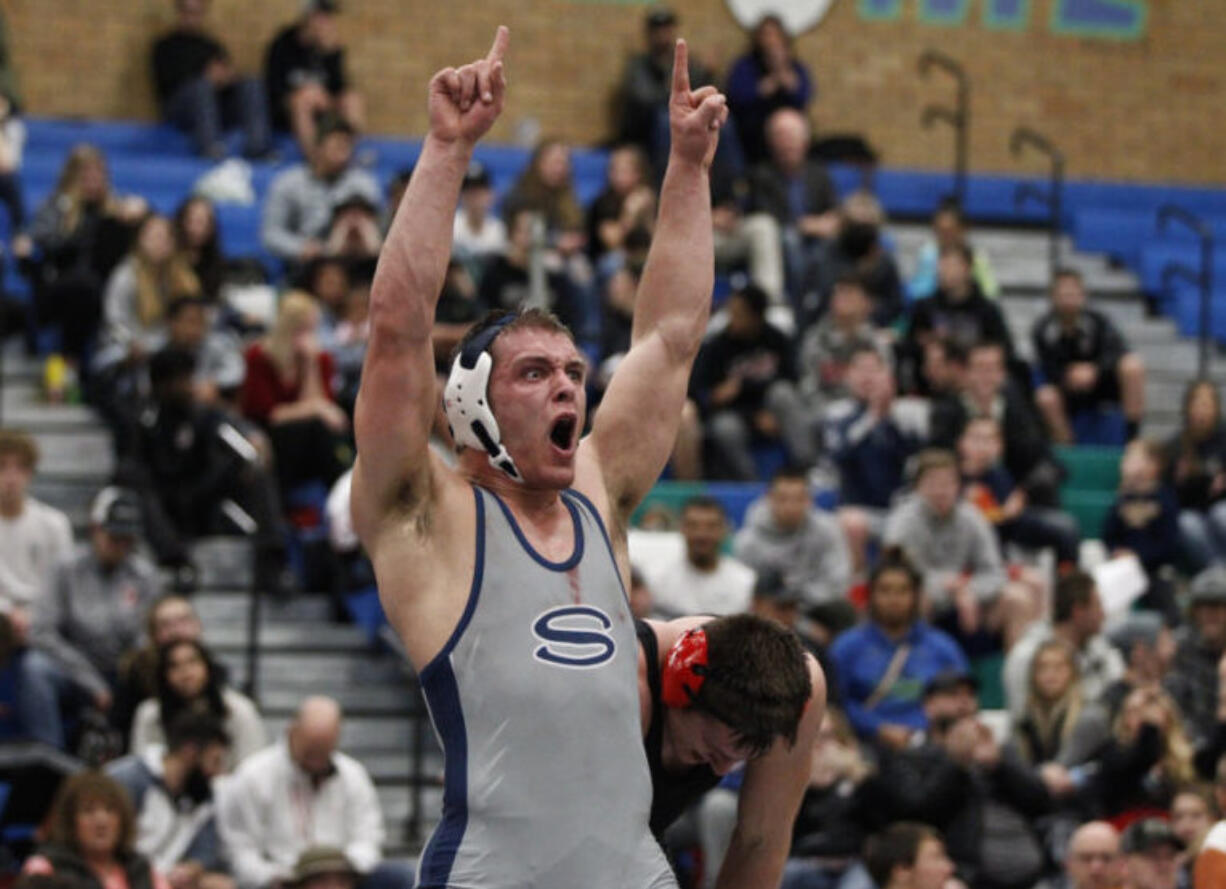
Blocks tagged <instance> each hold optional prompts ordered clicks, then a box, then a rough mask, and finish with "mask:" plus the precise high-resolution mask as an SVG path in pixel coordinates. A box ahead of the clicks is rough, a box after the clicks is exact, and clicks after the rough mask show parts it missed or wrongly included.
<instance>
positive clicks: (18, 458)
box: [0, 429, 72, 645]
mask: <svg viewBox="0 0 1226 889" xmlns="http://www.w3.org/2000/svg"><path fill="white" fill-rule="evenodd" d="M37 469H38V444H37V443H36V442H35V441H34V439H33V437H31V436H30V435H28V434H26V433H25V432H21V431H19V430H16V429H0V612H3V613H5V614H7V615H8V619H9V623H10V624H11V625H12V629H13V633H14V636H15V640H16V642H17V644H19V645H24V644H25V641H26V636H27V633H28V631H29V628H30V620H31V617H32V616H33V611H34V608H35V607H36V605H37V603H38V599H39V597H40V596H41V595H42V594H43V591H44V589H45V588H46V584H47V581H48V579H50V577H51V572H52V570H53V569H54V568H55V566H56V565H57V564H58V563H59V562H62V561H64V560H66V559H68V558H69V557H70V556H71V555H72V524H71V523H70V522H69V520H68V516H66V515H65V514H64V513H62V512H60V510H58V509H56V508H55V507H52V506H48V505H47V504H46V503H43V502H42V501H40V500H36V499H35V498H34V497H31V496H30V493H29V490H30V483H31V482H32V481H33V480H34V473H35V471H36V470H37Z"/></svg>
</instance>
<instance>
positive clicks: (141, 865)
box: [22, 771, 172, 889]
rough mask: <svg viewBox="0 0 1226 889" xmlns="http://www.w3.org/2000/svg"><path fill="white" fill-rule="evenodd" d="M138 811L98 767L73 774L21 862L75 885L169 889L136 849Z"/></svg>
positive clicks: (104, 888)
mask: <svg viewBox="0 0 1226 889" xmlns="http://www.w3.org/2000/svg"><path fill="white" fill-rule="evenodd" d="M135 843H136V815H135V813H134V812H133V811H132V803H131V801H129V799H128V795H127V793H126V791H125V790H124V789H123V787H122V786H121V785H120V784H119V783H118V782H116V781H115V779H114V778H111V777H109V776H107V775H105V774H103V773H102V772H96V771H84V772H78V773H77V774H75V775H73V776H72V777H71V778H69V779H68V780H67V781H65V782H64V783H63V784H62V785H60V789H59V791H58V792H57V794H56V797H55V803H54V804H53V806H52V809H51V816H50V825H49V829H48V831H47V841H46V842H44V843H43V844H42V845H40V846H39V847H38V849H37V851H36V852H35V854H34V855H33V856H31V857H30V859H29V860H27V861H26V863H25V866H24V867H23V868H22V873H24V874H39V875H47V876H50V875H55V876H56V877H62V878H65V879H67V880H68V881H69V885H71V886H74V887H76V889H115V887H119V886H123V887H127V889H172V887H171V886H170V884H169V883H168V882H167V881H166V879H165V878H164V877H163V876H162V875H161V874H159V873H158V872H157V870H156V869H155V868H154V867H153V864H152V862H150V861H149V859H148V858H146V857H145V856H144V855H141V854H140V853H139V852H137V851H136V849H135Z"/></svg>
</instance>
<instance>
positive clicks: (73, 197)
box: [53, 142, 114, 234]
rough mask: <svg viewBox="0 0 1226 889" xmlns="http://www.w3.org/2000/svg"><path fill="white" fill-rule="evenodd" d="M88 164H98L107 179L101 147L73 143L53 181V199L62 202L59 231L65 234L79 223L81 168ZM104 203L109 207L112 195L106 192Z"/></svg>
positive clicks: (111, 202)
mask: <svg viewBox="0 0 1226 889" xmlns="http://www.w3.org/2000/svg"><path fill="white" fill-rule="evenodd" d="M88 164H97V165H98V166H100V167H101V168H102V172H103V175H105V176H106V177H107V178H108V180H109V178H110V173H109V172H108V170H107V164H106V155H104V154H103V153H102V149H100V148H98V147H97V146H96V145H90V144H88V143H84V142H83V143H81V144H79V145H74V146H73V149H72V151H70V152H69V153H68V159H67V160H65V161H64V166H63V167H61V168H60V178H59V179H58V180H57V181H56V183H55V192H54V194H53V199H54V200H55V201H57V202H62V206H63V208H64V216H63V219H62V228H61V231H62V232H64V233H65V234H67V233H70V232H74V231H76V229H77V226H78V225H79V224H80V223H81V194H80V183H81V170H82V169H83V168H84V167H85V166H87V165H88ZM106 203H107V206H108V207H110V206H111V205H112V204H113V203H114V197H113V196H111V195H109V194H108V196H107V199H106Z"/></svg>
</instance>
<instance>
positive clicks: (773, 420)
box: [690, 284, 817, 481]
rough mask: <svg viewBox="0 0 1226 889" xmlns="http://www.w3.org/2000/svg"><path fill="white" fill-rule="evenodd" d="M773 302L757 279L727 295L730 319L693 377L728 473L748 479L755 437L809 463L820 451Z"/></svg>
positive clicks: (704, 353) (694, 395)
mask: <svg viewBox="0 0 1226 889" xmlns="http://www.w3.org/2000/svg"><path fill="white" fill-rule="evenodd" d="M768 302H769V297H768V296H767V294H766V292H765V291H764V290H763V289H762V288H760V287H756V286H754V285H752V284H750V285H747V286H745V287H743V288H741V289H740V290H738V291H736V292H735V293H733V294H732V296H730V297H729V298H728V323H727V326H725V327H724V329H723V330H721V331H719V332H718V333H716V334H715V335H714V336H712V337H710V338H709V339H707V340H706V342H704V343H703V345H702V350H701V351H700V352H699V354H698V358H697V360H696V361H695V363H694V373H693V376H692V378H691V382H690V387H691V397H692V398H693V399H694V400H695V401H696V402H697V403H698V405H699V406H700V407H701V408H702V410H703V412H704V414H705V417H706V420H705V423H706V432H707V435H708V437H709V438H710V441H711V444H712V446H713V448H714V450H715V451H716V452H717V453H718V455H719V457H720V460H721V463H722V465H723V467H724V472H725V473H726V474H727V475H728V476H730V477H732V478H735V479H740V480H743V481H748V480H752V479H754V478H756V477H757V469H756V467H755V465H754V460H753V454H752V452H751V448H752V446H753V444H754V443H755V442H761V441H780V442H782V444H783V445H784V446H785V447H786V449H787V451H788V455H789V456H790V457H791V459H792V460H793V461H794V462H795V463H797V464H798V465H801V466H811V465H812V464H813V462H814V460H815V459H816V456H817V454H816V441H815V436H814V433H813V429H812V427H811V425H810V422H809V417H808V413H807V411H806V410H805V408H804V404H803V402H802V401H801V399H800V395H799V393H798V392H797V388H796V383H797V373H796V362H795V359H794V357H793V349H792V343H791V341H790V340H789V339H788V337H787V335H786V334H785V333H784V332H783V331H781V330H780V329H779V328H777V327H775V326H774V325H773V324H771V323H770V322H769V321H768V320H767V318H766V308H767V303H768Z"/></svg>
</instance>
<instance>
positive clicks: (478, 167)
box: [388, 161, 507, 284]
mask: <svg viewBox="0 0 1226 889" xmlns="http://www.w3.org/2000/svg"><path fill="white" fill-rule="evenodd" d="M396 206H397V204H393V203H391V196H389V198H388V207H389V208H390V209H392V210H393V211H394V209H395V207H396ZM493 209H494V184H493V182H492V181H491V180H490V171H489V170H487V169H486V168H485V165H484V164H482V163H481V162H480V161H473V162H472V163H470V164H469V165H468V170H467V171H465V173H464V181H463V182H462V183H461V185H460V206H459V207H458V208H457V209H456V214H455V227H454V229H453V230H452V233H451V243H452V252H453V253H454V255H455V256H456V257H457V258H459V259H461V260H462V261H463V262H464V263H465V265H466V266H467V268H468V271H469V274H471V275H472V276H473V279H474V280H475V281H476V282H477V283H478V284H480V283H481V275H482V273H483V272H484V271H485V269H486V268H488V267H489V264H490V263H491V262H493V261H494V257H495V256H498V255H499V254H500V253H504V252H506V249H507V226H506V223H504V222H503V221H502V220H501V219H500V218H498V216H497V215H496V214H495V213H494V212H493Z"/></svg>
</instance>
